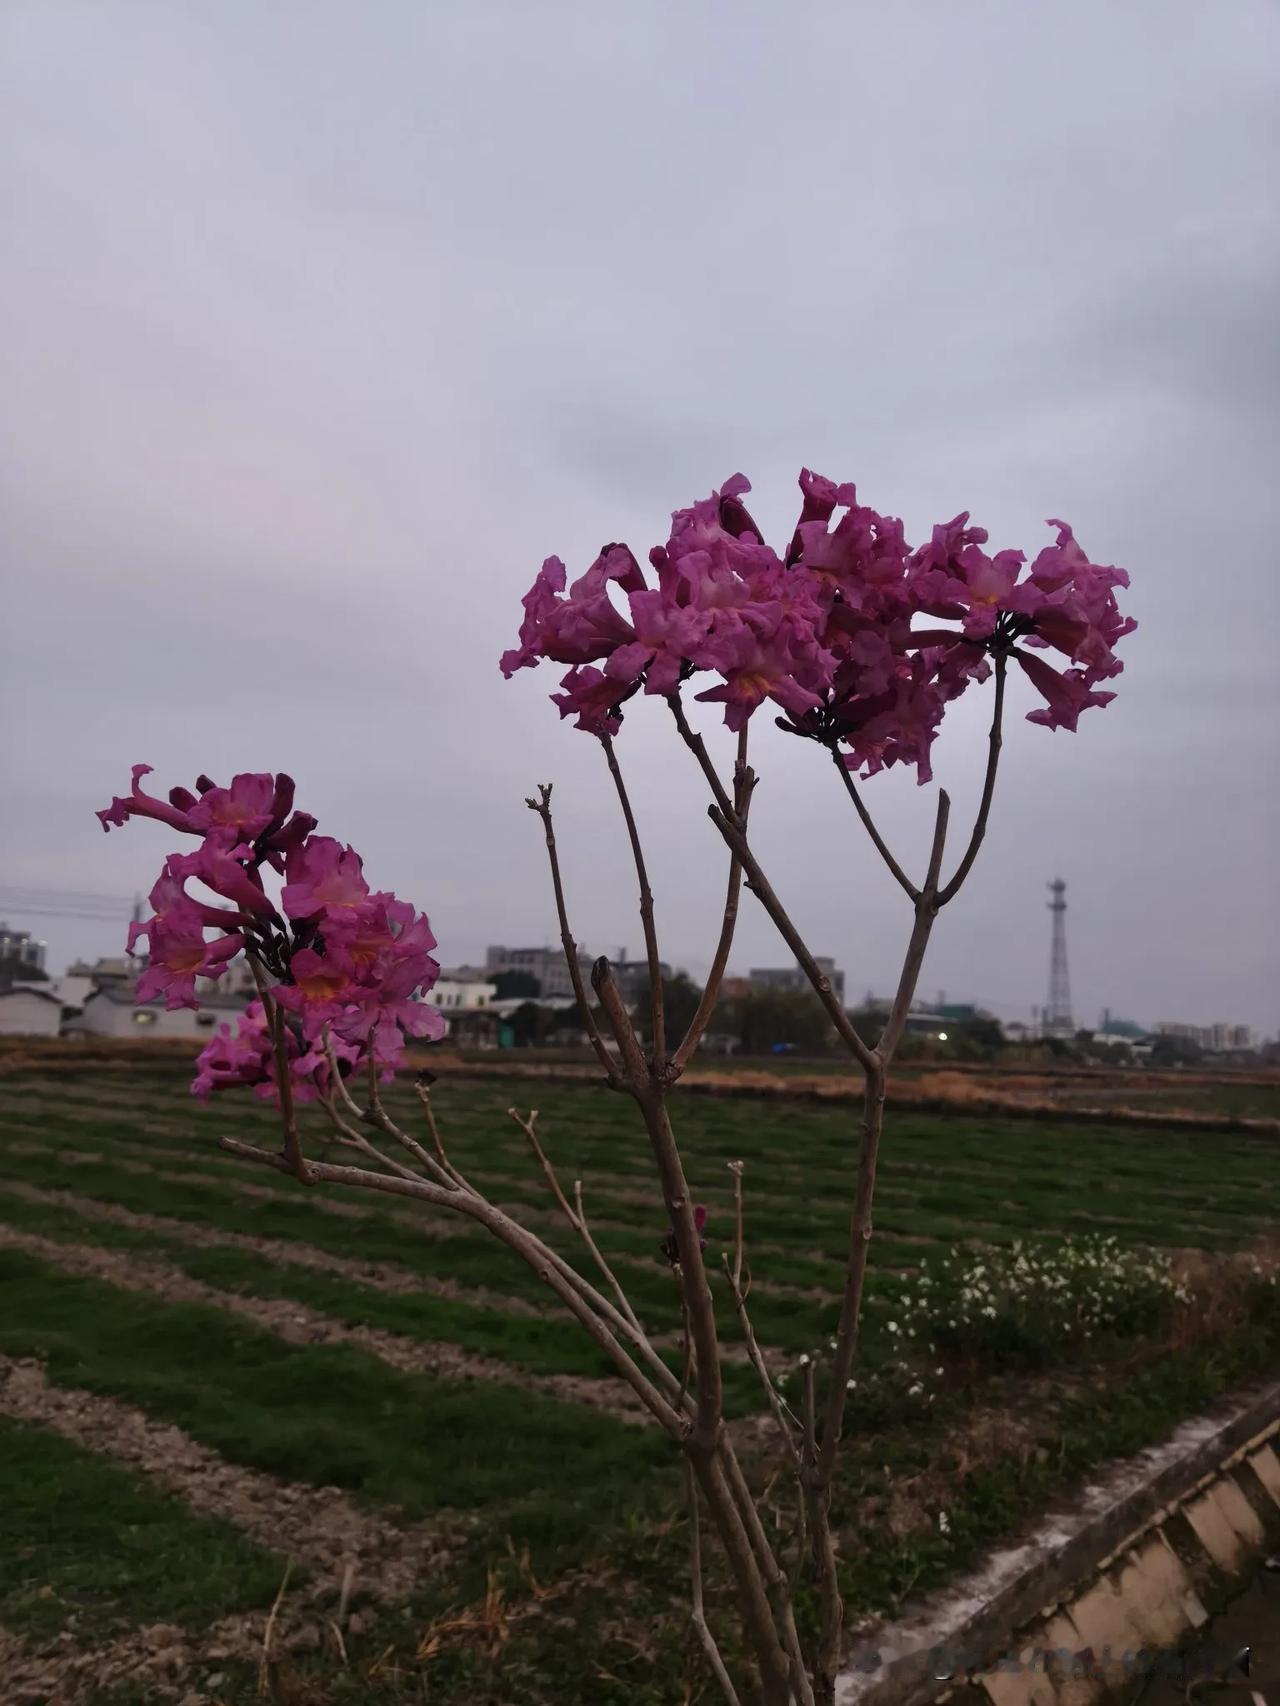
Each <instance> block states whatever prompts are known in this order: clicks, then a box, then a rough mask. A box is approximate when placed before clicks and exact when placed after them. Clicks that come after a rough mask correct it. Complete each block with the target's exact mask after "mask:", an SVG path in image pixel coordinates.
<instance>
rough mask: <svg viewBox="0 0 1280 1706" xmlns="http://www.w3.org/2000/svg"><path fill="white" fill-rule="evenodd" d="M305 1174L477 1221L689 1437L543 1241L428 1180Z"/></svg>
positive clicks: (261, 1159) (266, 1161)
mask: <svg viewBox="0 0 1280 1706" xmlns="http://www.w3.org/2000/svg"><path fill="white" fill-rule="evenodd" d="M218 1146H219V1148H221V1149H224V1150H226V1152H227V1153H228V1154H230V1155H240V1156H243V1157H244V1158H245V1159H246V1160H249V1161H256V1162H257V1163H258V1164H259V1165H260V1166H263V1167H273V1168H275V1169H276V1170H277V1171H278V1172H286V1173H287V1172H291V1171H292V1168H291V1167H290V1165H289V1162H288V1160H287V1159H286V1158H285V1157H284V1156H282V1155H277V1154H275V1153H274V1152H273V1151H271V1150H269V1149H260V1148H259V1147H258V1146H257V1145H256V1144H251V1143H244V1142H242V1141H241V1140H240V1139H239V1138H235V1137H222V1138H219V1140H218ZM307 1169H308V1171H309V1173H310V1174H311V1179H312V1182H319V1181H323V1182H325V1183H330V1184H337V1185H350V1186H352V1187H354V1188H356V1189H361V1190H370V1191H383V1192H385V1193H387V1194H388V1195H390V1196H402V1197H411V1198H414V1199H416V1200H417V1201H419V1202H429V1203H433V1204H434V1205H435V1206H436V1207H437V1208H447V1209H453V1210H454V1211H456V1212H457V1213H458V1214H463V1215H466V1216H467V1218H468V1219H471V1220H474V1221H477V1222H478V1223H479V1224H480V1225H481V1226H483V1227H484V1228H485V1230H486V1231H487V1232H490V1233H492V1235H493V1236H494V1237H495V1238H497V1239H498V1240H499V1242H500V1243H503V1244H505V1245H506V1246H507V1247H508V1249H510V1250H513V1251H514V1252H515V1253H516V1255H518V1256H519V1257H520V1258H521V1259H522V1260H523V1261H525V1262H526V1263H528V1265H529V1266H530V1267H531V1268H532V1269H533V1271H534V1273H535V1274H537V1276H538V1278H539V1279H540V1280H541V1281H542V1282H543V1284H544V1285H546V1286H547V1287H548V1288H549V1290H551V1291H552V1292H554V1293H555V1295H556V1296H557V1297H558V1298H559V1299H560V1301H561V1303H563V1304H564V1306H565V1308H566V1309H568V1310H569V1312H570V1313H571V1314H572V1315H573V1316H574V1317H575V1318H576V1319H577V1320H578V1321H579V1322H580V1323H581V1325H582V1326H583V1327H584V1328H585V1329H586V1331H587V1333H588V1334H589V1335H590V1337H591V1338H592V1339H593V1340H594V1341H595V1343H596V1344H597V1345H599V1346H600V1348H601V1349H602V1350H603V1351H604V1352H605V1354H606V1355H607V1356H608V1358H609V1360H610V1361H611V1362H612V1363H613V1365H614V1367H615V1368H616V1369H617V1371H618V1373H619V1374H620V1375H621V1376H622V1378H623V1379H624V1380H625V1381H626V1382H627V1384H628V1385H629V1386H630V1387H631V1389H632V1391H633V1392H635V1393H636V1394H637V1396H638V1397H639V1398H640V1399H641V1401H642V1402H643V1404H644V1405H645V1407H646V1408H647V1409H648V1410H649V1411H650V1413H651V1414H652V1415H653V1416H654V1417H655V1418H656V1419H657V1420H658V1421H659V1422H660V1423H661V1424H662V1426H663V1427H664V1428H665V1429H666V1430H667V1432H668V1433H669V1434H671V1435H672V1436H673V1437H675V1438H676V1439H681V1438H683V1437H685V1435H686V1434H687V1431H688V1430H687V1427H686V1423H685V1421H684V1419H683V1418H682V1417H681V1416H680V1414H679V1413H678V1412H677V1411H676V1410H675V1409H673V1408H672V1406H671V1405H670V1404H669V1403H668V1402H667V1400H666V1399H665V1398H664V1397H663V1396H662V1394H661V1392H659V1391H658V1389H657V1388H656V1387H655V1386H654V1385H653V1383H652V1382H651V1381H650V1380H649V1378H648V1376H647V1375H646V1374H645V1373H644V1372H643V1370H642V1369H641V1368H640V1367H639V1365H638V1364H637V1363H635V1362H634V1361H633V1360H632V1358H631V1357H630V1356H629V1355H628V1353H627V1351H626V1350H625V1349H624V1348H623V1346H622V1345H621V1343H620V1342H619V1341H618V1339H617V1338H616V1336H615V1335H614V1333H613V1332H612V1331H611V1330H610V1328H609V1327H608V1326H607V1325H606V1323H605V1322H604V1321H603V1320H601V1318H600V1316H599V1315H598V1314H597V1313H596V1311H595V1310H594V1309H593V1308H592V1307H591V1306H590V1305H589V1303H588V1301H587V1299H586V1298H585V1297H584V1296H583V1290H584V1289H589V1288H585V1285H584V1286H575V1285H573V1284H571V1283H570V1281H569V1280H568V1279H567V1278H566V1277H565V1274H564V1273H563V1272H562V1267H563V1266H564V1263H563V1258H561V1259H560V1260H559V1261H556V1260H553V1257H552V1252H551V1251H549V1250H548V1249H547V1248H546V1246H545V1245H544V1244H543V1243H542V1241H541V1240H540V1239H538V1238H536V1237H534V1235H533V1234H532V1233H530V1232H526V1231H525V1229H524V1228H523V1227H522V1226H520V1225H518V1224H517V1223H516V1222H515V1221H514V1220H512V1219H511V1218H510V1216H509V1215H506V1214H504V1213H503V1212H502V1210H501V1209H499V1208H497V1207H495V1206H494V1204H493V1203H490V1202H486V1201H485V1199H484V1198H483V1197H478V1196H476V1195H475V1194H474V1193H472V1192H470V1191H459V1190H453V1189H448V1188H446V1187H445V1186H443V1185H437V1184H435V1183H433V1182H432V1181H430V1180H427V1179H403V1178H400V1177H399V1176H398V1175H397V1174H394V1173H375V1172H372V1171H371V1170H370V1169H368V1168H366V1167H346V1166H336V1165H334V1164H333V1163H332V1162H328V1161H310V1162H308V1163H307Z"/></svg>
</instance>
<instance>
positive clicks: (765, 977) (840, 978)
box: [747, 954, 844, 1003]
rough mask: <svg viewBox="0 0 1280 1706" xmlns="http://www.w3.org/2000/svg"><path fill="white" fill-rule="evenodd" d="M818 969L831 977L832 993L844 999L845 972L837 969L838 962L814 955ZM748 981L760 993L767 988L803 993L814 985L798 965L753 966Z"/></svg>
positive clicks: (787, 993) (786, 992) (783, 991)
mask: <svg viewBox="0 0 1280 1706" xmlns="http://www.w3.org/2000/svg"><path fill="white" fill-rule="evenodd" d="M814 961H815V963H816V965H817V967H818V970H819V971H820V972H822V973H823V975H824V976H825V977H827V978H829V979H830V981H831V989H832V993H833V994H834V995H835V998H836V1000H837V1001H839V1002H841V1003H843V1001H844V973H843V972H842V971H837V970H836V962H835V961H834V960H831V959H824V958H823V956H822V955H821V954H815V955H814ZM747 982H748V983H749V984H750V985H751V988H752V990H753V992H755V993H756V994H760V993H762V992H763V991H765V990H778V991H780V992H782V993H783V994H785V995H803V994H804V993H805V991H806V990H809V989H812V987H813V985H812V984H811V983H810V982H809V979H808V978H807V977H806V976H805V974H804V972H803V971H802V970H801V968H800V967H799V966H798V965H795V966H752V968H751V970H750V971H749V972H748V973H747Z"/></svg>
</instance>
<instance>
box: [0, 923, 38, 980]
mask: <svg viewBox="0 0 1280 1706" xmlns="http://www.w3.org/2000/svg"><path fill="white" fill-rule="evenodd" d="M45 951H46V944H45V943H44V942H37V941H36V940H35V939H34V937H33V936H32V934H31V932H30V930H15V929H14V928H13V926H12V925H9V924H5V923H3V922H0V960H16V961H17V962H18V964H19V965H23V966H31V967H32V969H33V970H35V971H43V970H44V969H45V966H44V957H45Z"/></svg>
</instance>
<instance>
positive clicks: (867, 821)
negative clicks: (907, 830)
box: [831, 746, 920, 901]
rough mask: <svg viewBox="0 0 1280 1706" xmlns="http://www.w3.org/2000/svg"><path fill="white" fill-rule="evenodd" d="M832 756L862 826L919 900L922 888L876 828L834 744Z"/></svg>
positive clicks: (896, 875) (900, 882)
mask: <svg viewBox="0 0 1280 1706" xmlns="http://www.w3.org/2000/svg"><path fill="white" fill-rule="evenodd" d="M831 756H832V758H833V759H834V760H835V766H836V769H837V771H838V772H839V774H840V780H841V781H842V782H843V783H844V787H845V792H846V793H847V794H848V796H849V798H850V799H851V800H852V801H853V804H854V809H855V810H856V811H857V814H858V816H859V817H860V818H861V819H862V827H863V828H864V829H865V830H866V832H867V834H868V835H869V836H870V837H871V839H872V841H873V842H874V843H875V848H876V851H877V852H878V853H879V855H880V857H881V858H882V859H883V860H884V862H885V864H886V865H887V866H888V867H889V869H890V871H891V872H892V873H893V876H894V880H895V881H896V882H897V883H898V885H899V887H901V888H903V889H905V890H906V892H907V894H908V895H910V897H911V899H912V900H913V901H916V900H919V898H920V890H919V889H918V888H917V887H916V885H915V884H914V883H913V882H912V881H911V878H910V877H909V876H908V875H907V873H906V872H905V871H904V870H903V868H902V866H901V865H900V864H899V863H898V861H897V860H896V859H895V858H894V856H893V854H892V853H891V852H890V851H889V848H888V846H887V844H886V842H885V840H884V837H883V836H882V835H881V834H880V831H879V830H878V829H877V828H876V826H875V821H874V819H873V818H872V816H871V813H870V812H869V811H868V810H867V808H866V805H865V804H864V803H863V799H862V795H861V794H860V793H859V792H858V789H857V787H856V785H855V783H854V780H853V776H852V775H851V774H850V772H849V769H848V767H847V765H846V764H845V762H844V760H843V758H841V756H840V753H839V750H838V749H837V748H836V747H834V746H833V747H832V748H831Z"/></svg>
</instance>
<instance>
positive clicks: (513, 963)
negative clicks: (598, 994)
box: [484, 947, 591, 1001]
mask: <svg viewBox="0 0 1280 1706" xmlns="http://www.w3.org/2000/svg"><path fill="white" fill-rule="evenodd" d="M578 965H579V967H580V969H581V972H582V980H583V982H584V984H589V983H590V978H591V956H590V955H589V954H587V953H584V952H583V950H582V949H581V948H579V949H578ZM484 969H485V971H486V972H487V973H488V974H489V976H490V977H492V976H493V975H494V973H495V972H501V971H523V972H528V973H529V975H530V977H536V978H537V980H538V994H539V998H540V999H541V1000H543V1001H572V1000H573V979H572V978H571V977H570V975H569V962H568V960H567V959H566V958H565V956H564V951H563V949H561V948H503V947H491V948H488V949H486V950H485V956H484Z"/></svg>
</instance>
